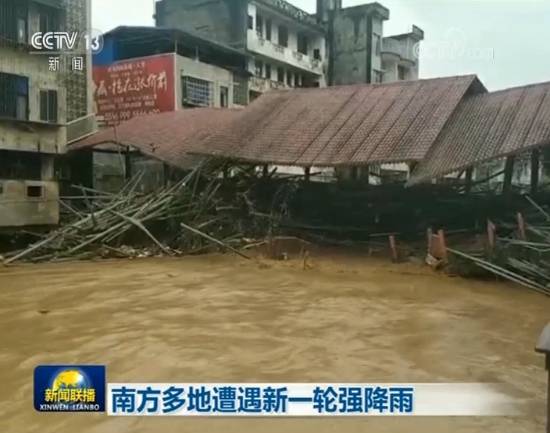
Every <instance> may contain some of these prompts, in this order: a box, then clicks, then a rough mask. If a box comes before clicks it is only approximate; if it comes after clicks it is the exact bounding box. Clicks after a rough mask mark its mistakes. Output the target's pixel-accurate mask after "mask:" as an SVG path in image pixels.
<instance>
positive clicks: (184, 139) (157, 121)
mask: <svg viewBox="0 0 550 433" xmlns="http://www.w3.org/2000/svg"><path fill="white" fill-rule="evenodd" d="M235 114H236V111H235V110H228V109H220V108H194V109H186V110H180V111H173V112H168V113H160V114H150V115H146V116H140V117H134V118H133V119H130V120H128V121H126V122H124V123H121V124H120V125H118V126H116V127H110V128H107V129H104V130H102V131H99V132H97V133H96V134H93V135H91V136H89V137H87V138H85V139H83V140H81V141H78V142H76V143H75V144H73V145H71V146H70V148H69V150H70V151H75V150H83V149H93V148H96V147H98V146H102V145H111V144H115V145H119V146H127V147H130V148H133V149H136V150H138V151H139V152H141V153H142V154H144V155H147V156H150V157H152V158H156V159H158V160H160V161H162V162H164V163H166V164H168V165H170V166H173V167H178V168H189V167H191V166H192V165H193V164H194V163H195V162H196V160H197V156H193V155H191V154H190V153H192V152H194V151H198V150H200V149H201V148H202V145H203V143H204V142H205V141H206V140H207V139H208V138H209V137H210V135H211V133H212V131H215V130H216V129H217V128H224V127H225V126H226V125H227V123H228V122H229V121H230V120H231V119H232V118H233V116H234V115H235Z"/></svg>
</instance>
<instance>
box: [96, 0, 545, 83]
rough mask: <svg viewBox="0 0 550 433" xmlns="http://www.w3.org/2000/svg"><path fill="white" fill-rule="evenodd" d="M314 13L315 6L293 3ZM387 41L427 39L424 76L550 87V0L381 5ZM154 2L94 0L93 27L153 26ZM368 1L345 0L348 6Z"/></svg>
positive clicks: (419, 0) (395, 0)
mask: <svg viewBox="0 0 550 433" xmlns="http://www.w3.org/2000/svg"><path fill="white" fill-rule="evenodd" d="M290 1H291V3H293V4H295V5H296V6H298V7H300V8H302V9H304V10H306V11H308V12H314V10H315V4H316V0H290ZM379 2H380V3H381V4H383V5H384V6H386V7H387V8H389V9H390V19H389V21H386V22H385V24H384V36H388V35H391V34H396V33H403V32H406V31H409V30H410V28H411V26H412V24H416V25H417V26H419V27H421V28H422V29H423V30H424V31H425V34H426V39H425V40H424V42H423V45H422V52H421V57H420V76H421V78H430V77H436V76H445V75H460V74H468V73H476V74H477V75H478V76H479V77H480V79H481V80H482V81H483V83H484V84H485V86H487V88H488V89H489V90H498V89H503V88H507V87H512V86H518V85H524V84H530V83H534V82H542V81H550V0H521V1H517V0H380V1H379ZM154 3H155V0H92V9H93V14H92V25H93V27H94V28H95V29H98V30H101V31H103V32H106V31H108V30H110V29H112V28H114V27H116V26H119V25H154V22H153V11H154ZM361 3H365V1H361V0H344V6H354V5H358V4H361Z"/></svg>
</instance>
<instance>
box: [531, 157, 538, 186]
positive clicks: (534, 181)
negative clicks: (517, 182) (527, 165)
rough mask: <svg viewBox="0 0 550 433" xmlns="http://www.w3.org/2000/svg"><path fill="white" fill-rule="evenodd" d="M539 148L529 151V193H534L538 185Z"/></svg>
mask: <svg viewBox="0 0 550 433" xmlns="http://www.w3.org/2000/svg"><path fill="white" fill-rule="evenodd" d="M539 172H540V150H539V149H533V150H532V151H531V194H536V193H537V190H538V187H539Z"/></svg>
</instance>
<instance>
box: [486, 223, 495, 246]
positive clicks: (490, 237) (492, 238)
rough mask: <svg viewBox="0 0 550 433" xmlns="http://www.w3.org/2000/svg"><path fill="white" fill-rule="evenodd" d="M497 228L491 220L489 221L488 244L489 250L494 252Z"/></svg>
mask: <svg viewBox="0 0 550 433" xmlns="http://www.w3.org/2000/svg"><path fill="white" fill-rule="evenodd" d="M495 231H496V227H495V225H494V224H493V222H492V221H491V220H487V243H488V245H489V250H490V251H491V252H492V251H493V250H494V249H495V242H496V236H495Z"/></svg>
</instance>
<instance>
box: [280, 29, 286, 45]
mask: <svg viewBox="0 0 550 433" xmlns="http://www.w3.org/2000/svg"><path fill="white" fill-rule="evenodd" d="M279 45H281V46H282V47H288V28H286V27H285V26H279Z"/></svg>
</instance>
